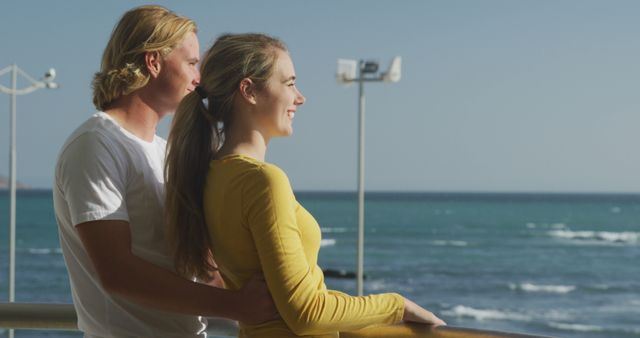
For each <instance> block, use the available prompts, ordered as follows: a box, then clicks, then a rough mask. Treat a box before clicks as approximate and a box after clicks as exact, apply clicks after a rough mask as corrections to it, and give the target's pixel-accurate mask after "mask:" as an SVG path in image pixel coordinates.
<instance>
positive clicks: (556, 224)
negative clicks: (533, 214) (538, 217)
mask: <svg viewBox="0 0 640 338" xmlns="http://www.w3.org/2000/svg"><path fill="white" fill-rule="evenodd" d="M566 227H567V225H566V224H564V223H554V224H551V228H553V229H565V228H566Z"/></svg>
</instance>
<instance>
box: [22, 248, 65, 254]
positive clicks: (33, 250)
mask: <svg viewBox="0 0 640 338" xmlns="http://www.w3.org/2000/svg"><path fill="white" fill-rule="evenodd" d="M27 252H28V253H30V254H32V255H50V254H61V253H62V249H60V248H53V249H50V248H28V249H27Z"/></svg>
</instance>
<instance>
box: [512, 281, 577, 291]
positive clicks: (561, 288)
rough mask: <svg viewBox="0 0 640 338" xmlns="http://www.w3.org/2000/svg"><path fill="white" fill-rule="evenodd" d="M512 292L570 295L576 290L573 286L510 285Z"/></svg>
mask: <svg viewBox="0 0 640 338" xmlns="http://www.w3.org/2000/svg"><path fill="white" fill-rule="evenodd" d="M509 288H510V289H511V290H520V291H525V292H549V293H569V292H571V291H573V290H575V289H576V287H575V286H573V285H536V284H532V283H521V284H512V283H510V284H509Z"/></svg>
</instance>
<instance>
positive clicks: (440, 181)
mask: <svg viewBox="0 0 640 338" xmlns="http://www.w3.org/2000/svg"><path fill="white" fill-rule="evenodd" d="M146 3H149V2H143V1H118V0H115V1H85V0H68V1H35V0H19V1H18V0H3V2H2V9H1V10H0V41H1V42H2V43H1V44H0V69H2V68H4V67H7V66H10V65H11V64H13V63H16V64H17V65H18V66H19V67H20V68H21V69H23V70H24V71H25V72H27V73H28V74H30V75H31V76H33V77H40V76H41V75H42V74H44V72H45V71H46V70H47V69H48V68H50V67H55V69H56V71H57V74H58V76H57V78H56V81H57V82H58V83H59V84H60V86H61V87H60V88H59V89H56V90H44V89H43V90H38V91H36V92H34V93H31V94H28V95H24V96H19V97H18V98H17V114H18V120H17V125H18V127H17V145H18V162H17V166H18V180H19V181H21V182H23V183H25V184H28V185H30V186H32V187H37V188H50V187H51V186H52V182H53V171H54V165H55V161H56V156H57V153H58V150H59V148H60V147H61V146H62V144H63V143H64V141H65V139H66V137H67V136H68V135H69V134H70V133H71V132H72V131H73V129H75V128H76V127H77V126H78V125H79V124H80V123H82V122H83V121H84V120H85V119H87V118H88V117H89V116H91V115H92V114H93V113H94V112H95V108H94V107H93V105H92V103H91V88H90V82H91V78H92V76H93V74H94V73H95V72H96V71H97V70H98V67H99V63H100V58H101V55H102V51H103V50H104V46H105V45H106V42H107V40H108V38H109V35H110V33H111V30H112V29H113V26H114V25H115V24H116V22H117V21H118V19H119V18H120V16H121V15H122V14H123V13H124V12H125V11H126V10H128V9H130V8H132V7H135V6H137V5H142V4H146ZM156 3H157V4H161V5H164V6H166V7H168V8H170V9H172V10H174V11H176V12H177V13H179V14H182V15H185V16H188V17H190V18H192V19H194V20H195V21H196V22H197V24H198V26H199V34H198V35H199V39H200V44H201V52H202V53H204V52H205V51H206V49H207V48H208V47H209V46H210V45H211V44H212V42H213V41H214V39H215V38H216V37H217V36H219V35H220V34H222V33H227V32H231V33H244V32H263V33H267V34H270V35H274V36H277V37H279V38H281V39H282V40H284V41H285V43H286V44H287V45H288V47H289V50H290V53H291V56H292V59H293V61H294V64H295V67H296V75H297V78H298V80H297V86H298V88H299V89H300V90H301V91H302V93H303V94H304V95H305V97H306V99H307V101H306V103H305V104H304V105H303V106H302V107H300V108H299V109H298V112H297V113H296V117H295V121H294V135H293V136H292V137H289V138H283V139H277V140H274V141H272V142H271V144H270V145H269V150H268V153H267V160H268V161H269V162H273V163H276V164H277V165H279V166H280V167H282V168H283V169H284V170H285V171H286V172H287V173H288V175H289V178H290V180H291V183H292V185H293V187H294V189H295V190H323V191H324V190H340V191H353V190H355V189H356V186H357V185H356V184H357V183H356V170H357V144H358V143H357V110H358V101H357V100H358V97H357V96H358V88H357V86H354V85H352V86H347V87H345V86H342V85H340V84H338V83H337V82H336V79H335V73H336V60H337V59H338V58H348V59H365V60H375V61H378V62H380V64H381V68H382V69H384V68H386V67H387V65H388V63H389V62H390V60H391V59H392V58H393V57H394V56H401V57H402V61H403V64H402V79H401V81H400V82H398V83H367V84H366V85H365V89H364V92H365V95H366V161H365V163H366V174H365V187H366V189H367V190H369V191H374V190H375V191H465V192H578V193H579V192H604V193H640V156H638V151H637V149H638V146H639V145H640V132H638V131H639V129H640V95H638V92H639V90H640V25H639V24H638V18H639V17H640V1H633V0H628V1H624V0H600V1H592V0H562V1H552V0H536V1H534V0H528V1H526V0H482V1H478V0H466V1H465V0H440V1H429V0H415V1H411V0H403V1H394V0H379V1H356V0H354V1H342V0H323V1H294V0H291V1H285V0H274V1H257V0H256V1H225V2H223V1H195V0H193V1H158V2H156ZM0 84H2V85H4V86H9V84H10V77H9V76H7V75H4V76H2V77H1V78H0ZM25 85H26V82H25V81H19V87H24V86H25ZM9 107H10V106H9V96H8V95H5V94H1V95H0V175H3V176H7V175H8V172H9V160H8V159H9ZM169 126H170V118H165V119H164V120H163V122H162V123H161V125H160V127H159V129H158V134H159V135H161V136H163V137H166V136H167V134H168V130H169Z"/></svg>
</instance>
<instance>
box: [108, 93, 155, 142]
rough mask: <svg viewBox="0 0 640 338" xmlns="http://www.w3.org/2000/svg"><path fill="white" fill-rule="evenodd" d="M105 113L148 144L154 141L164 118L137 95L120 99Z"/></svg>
mask: <svg viewBox="0 0 640 338" xmlns="http://www.w3.org/2000/svg"><path fill="white" fill-rule="evenodd" d="M105 112H106V113H107V114H109V116H111V117H112V118H113V119H114V120H116V121H117V122H118V124H119V125H120V126H121V127H122V128H124V129H126V130H127V131H128V132H130V133H132V134H133V135H135V136H137V137H139V138H141V139H143V140H145V141H147V142H151V141H153V138H154V136H155V134H156V128H157V126H158V123H159V122H160V118H162V115H161V114H160V113H158V112H157V111H155V110H154V109H153V108H152V107H151V106H149V105H148V104H147V103H146V102H145V101H144V100H143V99H142V98H141V97H140V96H139V95H135V94H130V95H127V96H123V97H121V98H119V99H118V100H116V102H114V104H113V105H112V106H111V108H109V109H107V110H106V111H105Z"/></svg>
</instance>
